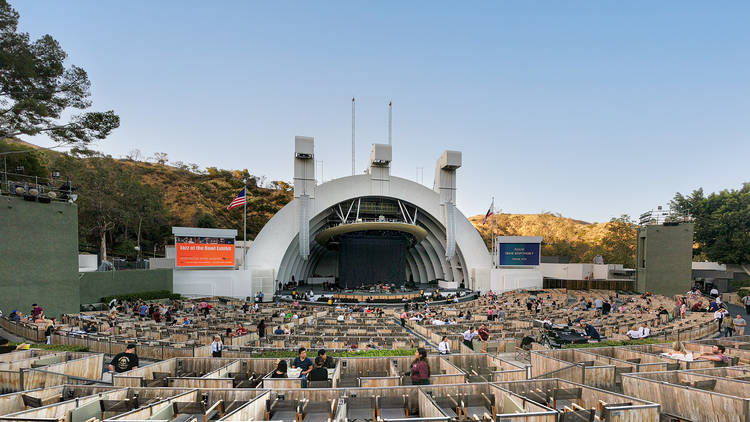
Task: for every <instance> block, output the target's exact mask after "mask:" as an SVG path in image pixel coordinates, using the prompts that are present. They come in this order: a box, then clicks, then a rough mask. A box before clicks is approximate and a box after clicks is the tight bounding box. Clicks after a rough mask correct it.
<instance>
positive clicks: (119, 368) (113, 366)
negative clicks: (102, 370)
mask: <svg viewBox="0 0 750 422" xmlns="http://www.w3.org/2000/svg"><path fill="white" fill-rule="evenodd" d="M137 368H138V355H136V354H135V344H128V346H127V347H126V348H125V351H124V352H121V353H118V354H116V355H115V357H114V358H112V362H110V363H109V368H108V369H109V372H117V373H121V372H127V371H130V370H131V369H137Z"/></svg>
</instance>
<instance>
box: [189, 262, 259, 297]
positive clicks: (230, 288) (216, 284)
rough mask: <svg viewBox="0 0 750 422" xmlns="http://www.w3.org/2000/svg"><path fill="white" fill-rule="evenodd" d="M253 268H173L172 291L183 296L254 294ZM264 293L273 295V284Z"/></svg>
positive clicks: (243, 295) (239, 295) (244, 295)
mask: <svg viewBox="0 0 750 422" xmlns="http://www.w3.org/2000/svg"><path fill="white" fill-rule="evenodd" d="M253 271H254V269H253V270H251V269H248V270H247V271H243V270H231V269H229V270H174V292H175V293H179V294H182V295H185V296H193V297H196V296H231V297H238V298H245V297H247V296H251V297H252V296H255V293H256V292H257V289H256V290H253V289H252V286H253V283H252V279H253V277H252V274H253ZM268 287H270V289H271V290H270V292H271V294H269V293H268V292H269V290H266V291H264V294H265V295H266V296H268V297H269V298H270V297H271V296H272V295H273V285H270V286H268Z"/></svg>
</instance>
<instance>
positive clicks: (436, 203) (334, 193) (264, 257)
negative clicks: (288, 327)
mask: <svg viewBox="0 0 750 422" xmlns="http://www.w3.org/2000/svg"><path fill="white" fill-rule="evenodd" d="M313 189H314V196H313V197H312V198H310V199H309V205H310V212H309V213H308V215H309V216H310V218H309V228H310V235H309V239H310V256H309V257H308V258H307V259H303V258H302V256H301V255H300V252H299V243H298V242H299V240H298V232H299V226H300V223H299V220H298V214H297V207H298V206H299V205H298V204H299V203H300V200H299V199H294V200H293V201H292V202H290V203H289V204H287V205H286V206H285V207H284V208H282V209H281V210H280V211H279V212H278V213H276V215H274V216H273V218H271V220H270V221H269V222H268V223H267V224H266V225H265V226H264V227H263V229H262V230H261V231H260V233H259V234H258V236H257V237H256V238H255V241H254V242H253V243H252V245H250V248H249V251H248V254H247V269H248V270H250V271H255V270H273V274H274V278H275V280H276V282H275V283H274V284H275V285H278V283H279V282H288V281H290V280H291V277H292V275H294V277H295V279H296V280H301V279H307V278H308V277H310V276H311V275H312V274H314V273H315V269H316V267H317V266H318V265H319V264H320V262H321V260H322V259H325V257H330V254H331V252H330V251H328V250H327V249H325V248H324V247H322V246H321V245H319V244H317V243H316V242H315V240H314V239H315V235H316V234H317V232H318V231H320V230H322V229H323V228H324V226H325V223H326V220H327V218H328V216H329V214H330V213H331V207H333V206H335V205H336V204H338V203H341V202H343V201H346V200H351V199H354V198H360V197H368V196H375V197H386V198H392V199H395V200H400V201H402V202H404V203H408V204H410V205H411V206H416V207H417V208H418V215H417V224H419V225H420V226H422V227H423V228H425V229H426V230H427V232H428V236H427V238H426V239H424V240H423V241H421V242H420V243H419V244H417V245H416V246H415V247H413V248H410V249H409V250H408V252H407V269H406V273H407V279H408V278H409V277H411V276H413V279H414V281H416V282H429V281H433V280H435V279H439V280H447V281H456V282H459V283H462V282H463V283H464V285H465V287H466V288H476V287H477V286H476V285H475V283H476V281H475V280H474V279H473V277H472V275H473V274H474V272H475V270H479V271H487V270H489V269H490V268H491V266H492V263H491V258H490V254H489V253H488V251H487V248H486V246H485V244H484V241H483V240H482V238H481V236H480V235H479V232H477V230H476V229H475V228H474V226H473V225H472V224H471V222H469V220H468V219H467V218H466V217H465V216H464V215H463V214H462V213H461V212H460V211H458V210H456V214H455V220H456V233H455V237H456V254H455V255H454V256H453V257H452V258H450V259H447V258H446V254H445V249H446V229H445V224H444V221H445V220H444V212H443V207H444V206H443V205H442V204H441V200H440V194H439V193H438V192H436V191H434V190H432V189H429V188H427V187H425V186H423V185H421V184H419V183H415V182H413V181H410V180H407V179H402V178H399V177H394V176H388V180H387V182H385V183H373V180H372V176H371V175H369V174H363V175H356V176H348V177H342V178H339V179H334V180H331V181H329V182H326V183H323V184H321V185H317V186H314V188H313Z"/></svg>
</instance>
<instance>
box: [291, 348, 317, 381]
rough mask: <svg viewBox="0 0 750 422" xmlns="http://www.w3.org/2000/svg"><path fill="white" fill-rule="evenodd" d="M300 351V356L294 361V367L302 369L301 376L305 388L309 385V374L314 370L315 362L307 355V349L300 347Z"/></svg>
mask: <svg viewBox="0 0 750 422" xmlns="http://www.w3.org/2000/svg"><path fill="white" fill-rule="evenodd" d="M298 353H299V356H297V357H296V358H294V360H293V361H292V368H299V369H301V372H300V374H299V377H300V378H302V388H305V387H306V386H307V381H306V380H307V375H308V374H309V373H310V371H312V370H313V368H312V366H313V363H312V360H310V358H308V357H307V349H305V348H304V347H300V348H299V350H298Z"/></svg>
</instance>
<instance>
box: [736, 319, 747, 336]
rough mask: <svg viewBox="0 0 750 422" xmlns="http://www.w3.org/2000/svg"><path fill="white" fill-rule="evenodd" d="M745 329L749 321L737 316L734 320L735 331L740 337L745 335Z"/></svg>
mask: <svg viewBox="0 0 750 422" xmlns="http://www.w3.org/2000/svg"><path fill="white" fill-rule="evenodd" d="M745 327H747V321H745V318H742V315H740V314H737V318H735V319H734V329H735V331H736V332H737V335H738V336H744V335H745Z"/></svg>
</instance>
